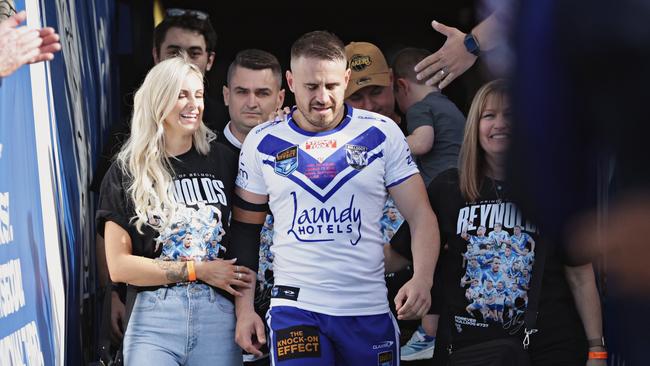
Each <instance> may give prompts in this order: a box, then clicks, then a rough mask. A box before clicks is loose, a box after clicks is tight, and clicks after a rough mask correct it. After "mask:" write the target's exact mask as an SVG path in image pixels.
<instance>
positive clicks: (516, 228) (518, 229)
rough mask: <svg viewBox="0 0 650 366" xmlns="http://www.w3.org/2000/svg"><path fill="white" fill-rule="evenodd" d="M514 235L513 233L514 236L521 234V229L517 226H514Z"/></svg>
mask: <svg viewBox="0 0 650 366" xmlns="http://www.w3.org/2000/svg"><path fill="white" fill-rule="evenodd" d="M514 233H515V235H519V234H521V228H520V227H519V226H516V227H515V229H514Z"/></svg>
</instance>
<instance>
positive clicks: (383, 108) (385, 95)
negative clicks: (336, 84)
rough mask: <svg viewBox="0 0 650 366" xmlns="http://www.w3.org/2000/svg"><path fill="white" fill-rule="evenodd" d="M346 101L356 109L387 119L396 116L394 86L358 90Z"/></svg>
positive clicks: (373, 86) (369, 86)
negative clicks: (381, 115)
mask: <svg viewBox="0 0 650 366" xmlns="http://www.w3.org/2000/svg"><path fill="white" fill-rule="evenodd" d="M345 101H346V102H347V103H348V104H350V105H351V106H353V107H354V108H360V109H365V110H368V111H371V112H376V113H379V114H383V115H384V116H387V117H391V116H393V115H394V114H395V95H394V93H393V87H392V86H380V85H368V86H365V87H363V88H361V89H359V90H357V91H356V92H355V93H354V94H352V95H350V96H349V97H348V99H346V100H345Z"/></svg>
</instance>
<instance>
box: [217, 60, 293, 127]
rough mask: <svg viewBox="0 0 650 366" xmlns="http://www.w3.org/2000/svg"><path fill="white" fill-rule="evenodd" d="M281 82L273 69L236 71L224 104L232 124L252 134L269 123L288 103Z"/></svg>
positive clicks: (224, 94) (241, 69)
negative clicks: (262, 124) (274, 114)
mask: <svg viewBox="0 0 650 366" xmlns="http://www.w3.org/2000/svg"><path fill="white" fill-rule="evenodd" d="M280 82H281V80H278V79H277V78H276V77H275V76H274V75H273V71H271V69H263V70H252V69H247V68H245V67H236V68H235V70H234V72H233V74H232V76H231V78H230V84H229V85H228V86H224V87H223V101H224V103H225V104H226V105H227V106H228V112H229V114H230V119H231V121H232V123H234V124H236V125H238V126H241V127H243V128H245V129H246V130H250V129H251V128H253V127H255V126H257V125H258V124H260V123H262V122H264V121H267V120H268V118H269V115H270V114H271V113H272V112H275V111H276V110H277V109H278V108H280V107H281V106H282V103H283V102H284V90H280Z"/></svg>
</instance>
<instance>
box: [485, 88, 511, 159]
mask: <svg viewBox="0 0 650 366" xmlns="http://www.w3.org/2000/svg"><path fill="white" fill-rule="evenodd" d="M479 143H480V144H481V148H482V149H483V151H485V154H486V157H488V158H491V159H497V160H498V161H502V160H503V159H505V154H506V152H507V150H508V146H509V145H510V103H509V101H508V100H507V97H499V96H495V95H494V94H492V95H489V96H488V97H487V100H486V103H485V107H484V108H483V111H481V116H480V122H479Z"/></svg>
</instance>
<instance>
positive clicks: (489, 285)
mask: <svg viewBox="0 0 650 366" xmlns="http://www.w3.org/2000/svg"><path fill="white" fill-rule="evenodd" d="M485 287H487V289H488V290H490V289H492V287H494V284H493V283H492V281H486V282H485Z"/></svg>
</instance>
